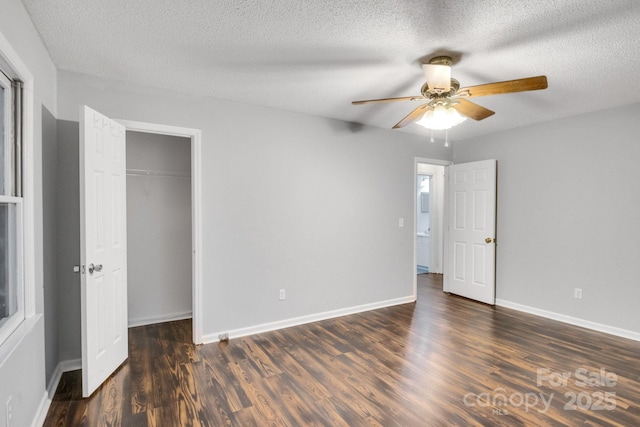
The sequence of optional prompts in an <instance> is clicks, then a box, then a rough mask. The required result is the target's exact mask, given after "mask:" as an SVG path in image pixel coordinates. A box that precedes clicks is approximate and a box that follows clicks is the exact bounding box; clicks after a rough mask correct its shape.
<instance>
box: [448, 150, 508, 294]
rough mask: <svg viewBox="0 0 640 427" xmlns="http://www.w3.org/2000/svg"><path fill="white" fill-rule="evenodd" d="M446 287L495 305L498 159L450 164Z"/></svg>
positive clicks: (449, 290)
mask: <svg viewBox="0 0 640 427" xmlns="http://www.w3.org/2000/svg"><path fill="white" fill-rule="evenodd" d="M447 193H448V194H447V196H448V203H449V214H448V226H447V227H446V233H447V236H446V244H447V249H446V254H447V257H446V258H447V259H446V266H447V267H446V270H445V271H446V273H445V283H444V290H445V291H446V292H451V293H453V294H456V295H460V296H463V297H466V298H470V299H474V300H477V301H481V302H484V303H487V304H495V295H496V280H495V279H496V271H495V270H496V268H495V266H496V246H495V228H496V161H495V160H484V161H480V162H473V163H462V164H458V165H452V166H449V172H448V190H447Z"/></svg>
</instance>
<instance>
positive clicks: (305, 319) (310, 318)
mask: <svg viewBox="0 0 640 427" xmlns="http://www.w3.org/2000/svg"><path fill="white" fill-rule="evenodd" d="M415 300H416V298H415V296H413V295H411V296H407V297H403V298H396V299H392V300H386V301H380V302H375V303H371V304H363V305H358V306H355V307H348V308H342V309H339V310H332V311H325V312H322V313H316V314H310V315H307V316H300V317H294V318H291V319H285V320H279V321H277V322H271V323H263V324H261V325H255V326H249V327H247V328H240V329H234V330H230V331H220V332H216V333H213V334H206V335H204V336H203V337H202V341H203V342H202V343H203V344H208V343H212V342H218V341H220V340H219V338H218V336H219V335H220V334H222V333H228V334H229V338H239V337H244V336H247V335H253V334H259V333H262V332H269V331H275V330H277V329H284V328H289V327H291V326H299V325H304V324H305V323H312V322H318V321H320V320H327V319H333V318H335V317H341V316H347V315H349V314H356V313H362V312H364V311H370V310H376V309H378V308H384V307H391V306H394V305H400V304H407V303H411V302H415Z"/></svg>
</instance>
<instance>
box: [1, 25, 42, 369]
mask: <svg viewBox="0 0 640 427" xmlns="http://www.w3.org/2000/svg"><path fill="white" fill-rule="evenodd" d="M0 68H2V70H3V71H4V73H5V74H6V75H7V77H8V78H9V79H12V80H19V81H21V82H22V84H23V89H22V103H21V112H22V149H21V154H22V161H21V168H22V173H21V178H22V196H21V197H19V198H13V196H2V199H3V200H9V203H16V205H20V206H19V208H18V210H19V211H20V214H19V218H18V221H19V222H20V224H21V228H22V230H21V232H20V233H19V234H18V235H17V236H16V237H17V238H18V239H19V242H20V243H19V244H20V248H21V252H22V253H21V259H20V261H19V262H18V265H20V268H19V270H20V276H21V282H22V289H21V295H22V301H23V304H22V307H23V310H22V315H21V316H20V317H19V318H18V319H17V320H16V321H15V322H16V324H15V325H12V327H11V328H9V327H7V328H3V332H2V336H3V337H4V336H5V335H7V337H6V338H4V339H3V340H0V367H1V366H2V365H3V364H4V362H5V360H6V359H7V358H8V357H9V356H10V355H11V354H12V353H13V351H14V350H15V349H16V348H17V347H18V346H19V345H20V343H21V342H22V341H23V340H24V339H25V338H26V337H27V336H28V334H29V333H30V332H31V331H32V330H33V329H34V328H35V326H36V324H38V323H39V321H40V319H41V318H42V313H37V312H36V285H35V282H36V251H35V247H36V238H35V208H34V206H35V197H34V182H35V179H34V171H35V169H34V121H35V120H34V78H33V75H32V74H31V71H30V70H29V69H28V68H27V66H26V65H25V63H24V62H23V61H22V59H21V58H20V56H19V55H18V54H17V53H16V51H15V50H14V49H13V47H12V46H11V44H10V43H9V41H8V40H7V39H6V38H5V36H4V34H2V32H0ZM12 105H13V101H12ZM12 128H13V127H12ZM5 185H6V184H5ZM3 193H4V192H3ZM7 197H9V199H6V198H7ZM17 199H19V200H17ZM40 311H41V310H40ZM3 326H4V325H3Z"/></svg>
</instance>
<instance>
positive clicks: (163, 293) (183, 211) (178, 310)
mask: <svg viewBox="0 0 640 427" xmlns="http://www.w3.org/2000/svg"><path fill="white" fill-rule="evenodd" d="M127 170H130V171H132V170H137V171H150V172H151V174H149V175H139V174H136V173H128V174H127V275H128V277H127V291H128V308H129V324H130V325H142V324H148V323H156V322H159V321H163V320H173V319H178V318H186V317H191V305H192V304H191V286H192V285H191V258H192V257H191V178H190V176H191V140H190V139H188V138H179V137H175V136H168V135H157V134H151V133H140V132H130V131H129V132H127ZM155 173H157V174H155Z"/></svg>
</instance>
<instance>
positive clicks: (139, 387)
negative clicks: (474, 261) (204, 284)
mask: <svg viewBox="0 0 640 427" xmlns="http://www.w3.org/2000/svg"><path fill="white" fill-rule="evenodd" d="M418 277H419V280H418V282H419V286H418V288H419V289H418V302H417V303H415V304H405V305H401V306H396V307H390V308H385V309H381V310H375V311H371V312H366V313H362V314H356V315H352V316H346V317H342V318H338V319H332V320H327V321H323V322H317V323H313V324H308V325H303V326H298V327H293V328H288V329H283V330H280V331H275V332H269V333H263V334H258V335H254V336H251V337H244V338H237V339H231V341H230V342H229V343H228V344H227V343H216V344H208V345H203V346H194V345H192V344H190V337H191V324H190V323H189V322H188V321H180V322H171V323H165V324H159V325H152V326H143V327H138V328H132V329H130V332H129V334H130V337H129V340H130V350H129V355H130V356H129V359H128V361H127V362H125V364H124V365H123V366H122V367H121V368H120V369H119V370H118V371H117V372H116V373H115V374H114V375H113V376H112V377H111V378H109V379H108V380H107V381H106V382H105V384H103V386H102V387H101V388H100V389H99V390H98V391H97V392H96V393H95V394H94V395H93V396H92V397H91V398H89V399H82V398H81V380H80V371H74V372H68V373H65V374H64V375H63V376H62V379H61V381H60V384H59V387H58V390H57V391H56V394H55V397H54V400H53V402H52V404H51V407H50V409H49V414H48V416H47V419H46V422H45V425H46V426H54V425H60V426H80V425H86V426H98V425H99V426H118V425H123V426H191V425H205V426H222V425H236V426H266V425H274V426H279V425H288V426H310V425H324V426H361V425H362V426H363V425H367V426H368V425H372V426H441V425H442V426H444V425H505V426H520V425H522V426H533V425H535V426H542V425H569V426H575V425H589V426H594V425H623V426H637V425H640V363H639V362H640V361H639V355H640V343H638V342H635V341H630V340H625V339H622V338H616V337H613V336H609V335H606V334H601V333H597V332H592V331H588V330H585V329H581V328H577V327H573V326H568V325H565V324H562V323H558V322H554V321H551V320H547V319H543V318H539V317H535V316H531V315H527V314H523V313H520V312H516V311H512V310H509V309H505V308H500V307H497V308H494V307H490V306H487V305H484V304H480V303H475V302H472V301H469V300H466V299H463V298H460V297H456V296H450V295H446V294H444V293H443V292H442V291H441V289H442V282H441V276H437V275H432V274H429V275H420V276H418ZM562 374H564V375H565V376H564V377H563V376H562ZM614 374H615V378H614ZM614 406H615V408H614Z"/></svg>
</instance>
